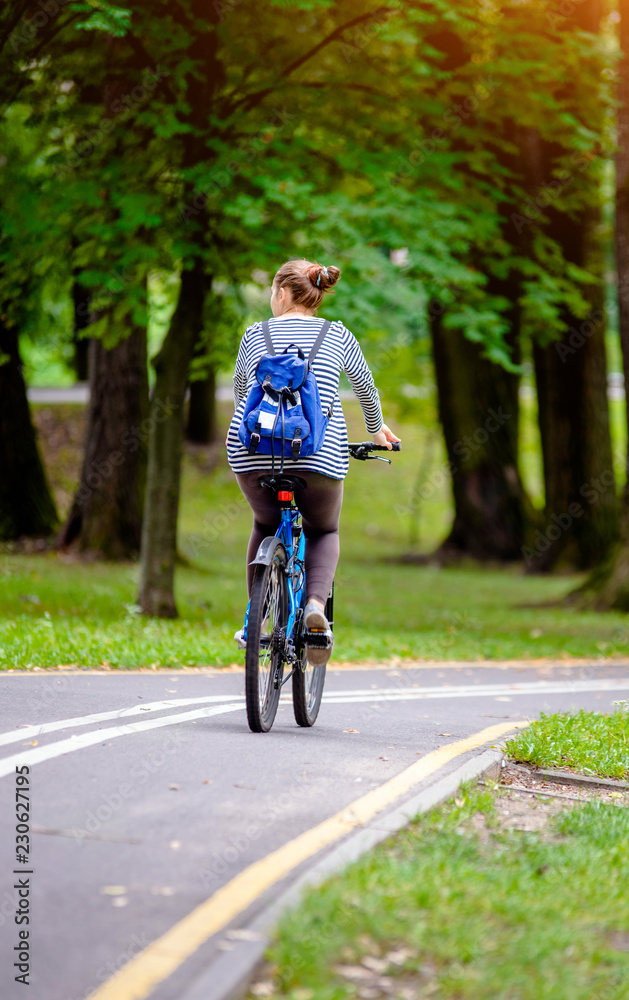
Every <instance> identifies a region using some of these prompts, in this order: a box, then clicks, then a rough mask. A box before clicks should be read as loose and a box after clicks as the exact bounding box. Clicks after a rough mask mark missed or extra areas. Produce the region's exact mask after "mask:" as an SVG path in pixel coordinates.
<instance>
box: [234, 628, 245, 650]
mask: <svg viewBox="0 0 629 1000" xmlns="http://www.w3.org/2000/svg"><path fill="white" fill-rule="evenodd" d="M244 631H245V630H244V628H239V629H238V631H237V632H234V639H235V641H236V642H237V643H238V649H246V648H247V643H246V642H245V640H244V638H243V635H244Z"/></svg>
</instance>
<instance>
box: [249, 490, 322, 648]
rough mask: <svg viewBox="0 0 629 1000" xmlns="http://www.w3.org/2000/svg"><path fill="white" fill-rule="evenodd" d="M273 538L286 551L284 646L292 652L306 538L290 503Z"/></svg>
mask: <svg viewBox="0 0 629 1000" xmlns="http://www.w3.org/2000/svg"><path fill="white" fill-rule="evenodd" d="M297 535H298V537H299V541H298V543H297V546H295V537H296V536H297ZM275 537H276V538H279V539H280V541H281V543H282V545H283V546H284V549H285V551H286V559H287V564H286V566H287V570H286V576H287V590H288V602H289V607H288V622H287V625H286V645H287V648H289V649H292V650H293V651H294V646H295V644H294V642H293V635H294V630H295V623H296V621H297V614H298V612H299V610H300V609H301V606H302V601H303V597H304V589H305V586H306V573H305V568H304V559H305V552H306V538H305V536H304V533H303V531H301V512H300V511H299V510H298V509H297V507H295V506H294V505H293V504H292V503H291V505H290V506H286V507H283V508H282V513H281V519H280V524H279V527H278V529H277V531H276V532H275ZM250 607H251V600H249V603H248V604H247V611H246V613H245V626H244V629H243V636H242V637H243V642H246V641H247V626H248V624H249V609H250Z"/></svg>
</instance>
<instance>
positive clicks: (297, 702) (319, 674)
mask: <svg viewBox="0 0 629 1000" xmlns="http://www.w3.org/2000/svg"><path fill="white" fill-rule="evenodd" d="M325 617H326V618H327V619H328V622H329V624H330V628H332V623H333V617H334V590H332V591H331V593H330V596H329V597H328V600H327V603H326V606H325ZM325 671H326V664H325V663H324V664H323V666H322V667H314V666H313V665H312V664H311V663H308V662H307V661H305V650H304V647H303V645H301V646H300V648H299V651H298V660H297V663H296V664H295V672H294V673H293V713H294V715H295V722H296V723H297V725H298V726H303V727H304V728H306V727H309V726H314V724H315V722H316V721H317V716H318V714H319V709H320V708H321V699H322V698H323V687H324V685H325Z"/></svg>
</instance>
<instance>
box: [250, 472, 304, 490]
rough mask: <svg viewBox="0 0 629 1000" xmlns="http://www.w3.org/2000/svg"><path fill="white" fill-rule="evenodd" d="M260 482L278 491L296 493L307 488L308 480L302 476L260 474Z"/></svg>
mask: <svg viewBox="0 0 629 1000" xmlns="http://www.w3.org/2000/svg"><path fill="white" fill-rule="evenodd" d="M258 482H259V483H260V486H264V487H266V489H268V490H275V491H276V492H280V491H282V492H284V491H285V492H287V493H294V492H295V491H296V490H305V489H306V480H305V479H302V478H301V476H260V478H259V479H258Z"/></svg>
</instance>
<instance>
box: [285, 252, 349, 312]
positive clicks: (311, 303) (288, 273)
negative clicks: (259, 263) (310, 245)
mask: <svg viewBox="0 0 629 1000" xmlns="http://www.w3.org/2000/svg"><path fill="white" fill-rule="evenodd" d="M340 277H341V272H340V270H339V269H338V267H334V266H333V265H330V266H329V267H324V265H323V264H317V263H316V262H313V261H309V260H289V261H288V262H287V263H286V264H282V266H281V267H280V268H279V270H278V271H277V272H276V274H275V278H274V279H273V280H274V281H275V282H277V284H278V286H279V287H280V288H289V289H290V292H291V294H292V296H293V302H294V303H295V305H300V306H304V307H305V308H306V309H318V307H319V306H320V305H321V300H322V299H323V296H324V293H325V292H330V290H331V288H332V286H333V285H335V284H336V283H337V281H338V280H339V278H340Z"/></svg>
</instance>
